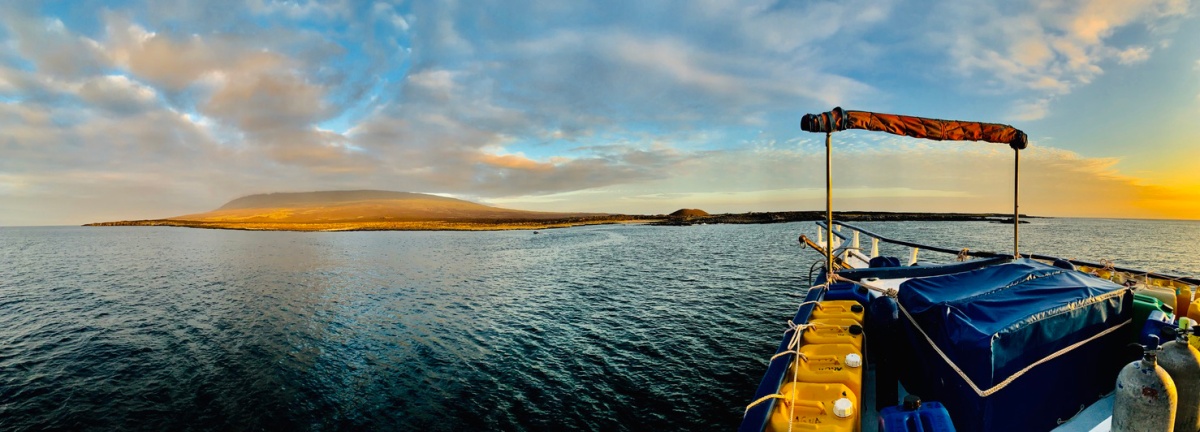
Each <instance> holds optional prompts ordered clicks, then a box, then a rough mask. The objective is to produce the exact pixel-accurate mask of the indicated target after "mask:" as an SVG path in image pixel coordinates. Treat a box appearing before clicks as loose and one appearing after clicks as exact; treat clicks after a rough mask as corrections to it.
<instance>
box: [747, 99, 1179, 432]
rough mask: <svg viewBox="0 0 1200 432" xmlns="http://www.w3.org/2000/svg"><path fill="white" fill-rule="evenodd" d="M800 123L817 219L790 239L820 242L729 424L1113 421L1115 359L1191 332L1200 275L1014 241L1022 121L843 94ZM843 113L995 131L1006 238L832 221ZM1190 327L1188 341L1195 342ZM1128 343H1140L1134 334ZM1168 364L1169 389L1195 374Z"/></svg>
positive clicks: (1097, 425)
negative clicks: (812, 168) (820, 175)
mask: <svg viewBox="0 0 1200 432" xmlns="http://www.w3.org/2000/svg"><path fill="white" fill-rule="evenodd" d="M801 129H803V130H804V131H807V132H814V133H823V134H825V149H826V152H825V154H826V161H825V169H826V209H825V213H826V214H825V220H823V221H818V222H817V223H816V225H817V228H818V231H817V236H816V239H812V238H809V237H807V236H805V235H801V236H800V239H799V240H800V243H801V245H802V246H804V247H807V248H810V249H813V250H815V251H817V252H819V253H820V254H821V255H822V257H821V260H820V261H818V262H817V263H814V266H813V268H812V269H810V275H809V279H810V280H809V286H810V288H809V289H808V292H807V294H806V296H805V297H804V300H803V301H802V302H801V303H800V304H799V306H798V308H797V311H796V314H795V316H793V317H792V319H791V320H790V321H788V325H787V327H786V328H784V329H783V336H782V339H781V341H780V344H779V346H778V348H777V349H776V352H775V353H774V355H773V356H771V357H770V359H769V361H768V367H767V370H766V372H765V374H764V376H763V378H762V381H761V382H760V384H759V386H758V388H757V390H756V393H755V395H754V397H753V399H750V400H749V401H748V405H747V407H746V410H745V414H744V417H743V419H742V423H741V426H740V428H739V430H740V431H743V432H759V431H775V432H781V431H847V432H859V431H876V430H886V431H888V432H893V431H918V430H922V431H947V430H949V431H953V430H957V431H966V432H972V431H981V432H994V431H1063V432H1066V431H1092V432H1099V431H1109V430H1118V429H1119V428H1120V426H1121V425H1125V424H1127V423H1128V418H1129V417H1128V414H1127V412H1129V411H1128V409H1129V407H1130V406H1131V405H1130V404H1129V403H1128V396H1125V395H1124V393H1119V392H1117V391H1116V389H1117V388H1118V386H1117V383H1118V376H1119V375H1120V376H1121V379H1125V375H1123V374H1122V373H1121V371H1122V370H1123V368H1129V367H1133V366H1135V365H1144V364H1150V367H1152V368H1153V367H1154V364H1153V363H1147V362H1151V361H1152V360H1153V357H1154V356H1155V355H1156V354H1155V353H1157V352H1159V351H1158V350H1157V348H1156V347H1155V345H1154V344H1155V343H1156V341H1158V340H1160V338H1161V342H1163V343H1166V342H1168V340H1167V339H1168V338H1171V337H1174V338H1177V339H1178V340H1179V341H1183V342H1182V343H1183V346H1184V348H1187V346H1188V345H1189V342H1188V340H1189V339H1188V336H1186V335H1187V331H1189V326H1190V323H1192V322H1194V321H1192V320H1195V319H1197V315H1200V301H1198V299H1196V295H1195V293H1196V291H1197V286H1198V285H1200V280H1198V279H1195V278H1190V277H1181V276H1176V275H1169V274H1161V273H1155V272H1147V271H1142V270H1136V269H1129V268H1123V267H1118V266H1116V265H1115V264H1114V263H1113V262H1099V263H1096V262H1087V261H1081V260H1075V259H1064V258H1060V257H1054V256H1045V255H1038V254H1028V253H1022V252H1021V251H1020V241H1019V239H1020V228H1021V223H1020V222H1021V214H1020V213H1019V208H1020V207H1019V197H1020V195H1019V193H1018V192H1019V189H1020V181H1019V179H1020V153H1021V151H1022V150H1024V149H1026V148H1027V147H1028V138H1027V136H1026V134H1025V133H1024V132H1023V131H1021V130H1019V129H1016V128H1014V127H1012V126H1009V125H1003V124H996V123H981V122H968V121H956V120H939V119H930V118H921V117H913V116H904V115H895V114H882V113H874V112H867V111H847V110H843V109H841V108H834V109H833V110H831V111H828V112H824V113H819V114H808V115H805V116H804V117H803V119H802V121H801ZM847 129H861V130H868V131H877V132H886V133H892V134H896V135H903V136H908V137H913V138H921V139H930V140H956V141H981V142H985V143H997V144H1007V145H1008V146H1009V147H1010V148H1011V149H1012V150H1013V154H1014V164H1013V165H1014V169H1013V183H1012V188H1013V214H1012V218H1011V219H1010V220H1006V221H1005V222H1006V223H1011V224H1012V225H1013V243H1012V251H1011V253H1009V252H985V251H975V250H972V249H969V248H962V247H944V246H943V245H929V244H923V243H918V242H914V241H911V240H908V239H891V238H887V237H885V236H882V235H879V234H876V233H873V232H871V231H868V230H866V229H863V228H860V227H856V226H854V225H850V224H848V223H845V222H841V221H835V220H834V219H833V212H832V195H831V192H832V181H831V175H830V167H831V154H832V135H833V134H835V133H837V132H840V131H844V130H847ZM881 242H882V243H887V244H892V245H898V246H901V247H905V248H909V252H910V253H909V256H907V257H888V256H881V255H880V254H879V245H880V243H881ZM864 244H869V245H870V247H869V251H868V249H867V248H864V247H863V246H864ZM921 252H925V253H940V254H947V255H946V258H947V259H945V260H943V261H949V263H947V264H926V263H923V262H922V261H920V260H918V254H919V253H921ZM951 256H952V257H954V258H953V259H950V258H949V257H951ZM818 266H819V268H818ZM812 270H817V271H816V273H817V277H816V278H813V277H812V273H813V271H812ZM1189 312H1190V316H1188V315H1189ZM1180 324H1182V328H1183V330H1182V331H1175V330H1174V329H1176V328H1177V326H1179V325H1180ZM1164 328H1167V329H1169V330H1165V331H1164V330H1162V329H1164ZM1190 331H1191V332H1192V334H1193V336H1191V337H1190V345H1191V346H1193V347H1194V348H1200V342H1198V341H1197V339H1196V337H1195V336H1194V334H1195V331H1196V330H1195V329H1191V330H1190ZM1180 333H1182V334H1183V335H1182V336H1180V335H1179V334H1180ZM1134 343H1136V344H1138V345H1146V346H1145V347H1144V348H1143V349H1142V350H1140V351H1139V350H1131V349H1130V344H1134ZM1176 343H1179V342H1176ZM1192 352H1195V351H1194V350H1193V351H1192ZM1140 356H1144V357H1145V360H1139V359H1138V358H1139V357H1140ZM1173 373H1174V372H1173ZM1164 375H1168V374H1164ZM1175 379H1176V380H1182V381H1180V387H1179V389H1184V388H1185V387H1187V388H1189V389H1190V388H1195V387H1200V384H1196V382H1197V381H1200V377H1198V376H1194V375H1192V376H1183V377H1179V376H1177V377H1176V378H1175ZM1167 381H1170V380H1169V379H1167ZM1163 382H1165V381H1163ZM1164 385H1165V384H1164ZM1189 386H1190V387H1189ZM1126 387H1129V386H1128V385H1122V386H1121V388H1126ZM1139 388H1140V387H1139ZM1156 388H1157V387H1156ZM1164 388H1165V387H1164ZM1172 388H1173V390H1171V392H1176V390H1174V388H1175V387H1172ZM1181 391H1182V390H1181ZM1151 392H1152V390H1151V389H1150V388H1149V387H1144V388H1142V394H1141V397H1143V398H1148V397H1149V396H1154V398H1155V401H1157V400H1158V399H1159V396H1161V399H1162V404H1164V405H1165V404H1166V403H1167V402H1166V401H1167V399H1168V398H1167V391H1166V390H1163V391H1162V393H1158V390H1154V391H1153V392H1154V393H1153V395H1151ZM1188 392H1190V393H1188V394H1192V393H1200V389H1197V390H1195V391H1193V390H1188ZM1171 394H1172V395H1176V393H1171ZM1172 397H1178V398H1180V400H1182V398H1183V397H1184V396H1182V395H1176V396H1172ZM1197 397H1200V395H1197ZM1185 402H1186V401H1185ZM1156 403H1157V402H1156ZM1176 403H1177V404H1178V401H1176ZM1189 403H1192V404H1193V405H1200V401H1195V400H1191V402H1189ZM1189 407H1190V408H1189ZM1135 409H1136V407H1135ZM1173 409H1177V410H1178V411H1172V414H1171V419H1157V417H1154V416H1155V415H1157V414H1154V415H1152V416H1151V417H1148V418H1155V419H1157V420H1162V421H1165V422H1167V423H1171V422H1173V421H1175V420H1176V417H1178V418H1179V419H1182V418H1183V414H1182V413H1184V412H1185V410H1191V411H1197V410H1200V407H1197V406H1191V405H1189V404H1188V403H1184V404H1182V405H1178V406H1176V408H1173ZM1177 413H1178V414H1179V415H1178V416H1177V415H1176V414H1177ZM1114 417H1115V418H1114ZM1158 417H1163V416H1158ZM1139 418H1141V417H1139ZM1139 421H1140V420H1139ZM1180 421H1183V420H1180ZM1136 424H1138V425H1140V426H1137V427H1136V428H1135V430H1148V429H1145V428H1148V427H1149V426H1147V425H1148V423H1136ZM1185 429H1191V430H1196V428H1195V427H1188V428H1185ZM1176 430H1180V429H1176Z"/></svg>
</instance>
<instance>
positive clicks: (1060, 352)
mask: <svg viewBox="0 0 1200 432" xmlns="http://www.w3.org/2000/svg"><path fill="white" fill-rule="evenodd" d="M836 279H837V280H839V281H842V282H850V283H853V284H855V285H858V286H861V287H863V288H866V289H869V290H872V291H876V292H879V293H881V294H883V295H885V296H888V297H892V298H896V297H897V294H898V291H896V290H895V289H892V288H883V287H877V286H873V285H870V284H867V283H865V282H862V281H856V280H852V279H847V278H845V277H842V276H836ZM1120 292H1121V291H1116V292H1114V293H1113V294H1109V295H1116V293H1120ZM1107 297H1108V296H1104V297H1101V298H1107ZM1097 299H1100V298H1097ZM896 306H897V307H898V308H899V309H900V312H901V313H903V314H904V317H905V318H906V319H908V322H909V324H912V326H913V328H915V329H917V331H918V332H920V333H921V336H923V337H924V338H925V342H927V343H929V346H930V347H931V348H933V351H934V352H936V353H937V355H938V356H939V357H941V358H942V361H944V362H946V365H947V366H950V369H952V370H954V372H955V373H956V374H958V376H959V378H962V380H963V381H964V382H966V383H967V385H968V386H970V387H971V390H972V391H974V392H975V394H976V395H978V396H979V397H988V396H991V395H992V394H994V393H996V392H998V391H1000V390H1004V388H1005V387H1008V385H1009V384H1011V383H1012V382H1013V381H1016V380H1017V379H1018V378H1020V377H1022V376H1024V375H1025V374H1026V373H1028V372H1029V371H1030V370H1032V369H1033V368H1034V367H1037V366H1039V365H1041V364H1043V363H1046V362H1048V361H1051V360H1054V359H1056V358H1058V357H1061V356H1062V355H1064V354H1066V353H1068V352H1071V351H1072V350H1074V349H1076V348H1079V347H1080V346H1083V345H1084V344H1086V343H1088V342H1091V341H1094V340H1096V339H1099V338H1101V337H1104V336H1106V335H1108V334H1111V333H1113V332H1115V331H1117V330H1119V329H1121V328H1123V327H1125V326H1126V325H1129V324H1130V323H1132V322H1133V319H1129V320H1126V321H1125V322H1123V323H1121V324H1119V325H1116V326H1113V327H1110V328H1108V329H1105V330H1104V331H1102V332H1100V333H1097V334H1095V335H1093V336H1092V337H1089V338H1087V339H1084V340H1082V341H1079V342H1076V343H1074V344H1071V345H1069V346H1067V347H1065V348H1063V349H1060V350H1058V351H1055V352H1054V353H1053V354H1050V355H1049V356H1046V357H1044V358H1042V359H1040V360H1038V361H1036V362H1033V363H1032V364H1030V365H1029V366H1026V367H1025V368H1023V369H1021V370H1019V371H1017V372H1015V373H1013V374H1012V375H1010V376H1009V377H1008V378H1007V379H1005V380H1004V381H1001V382H1000V383H998V384H996V385H994V386H992V387H991V388H988V389H986V390H984V389H981V388H979V386H978V385H976V384H975V381H972V380H971V378H970V377H968V376H967V374H966V372H963V370H962V368H959V367H958V365H957V364H955V363H954V361H953V360H951V359H950V357H949V356H948V355H946V353H945V352H943V351H942V349H941V348H939V347H938V346H937V343H935V342H934V341H933V338H931V337H929V334H927V333H925V329H924V328H922V327H921V325H920V324H917V320H916V319H915V318H913V316H912V315H911V314H909V313H908V309H907V308H905V307H904V305H903V304H901V303H900V302H896Z"/></svg>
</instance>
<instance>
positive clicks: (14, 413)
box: [0, 220, 1200, 431]
mask: <svg viewBox="0 0 1200 432" xmlns="http://www.w3.org/2000/svg"><path fill="white" fill-rule="evenodd" d="M864 225H868V226H870V227H871V229H876V230H878V231H880V232H881V233H884V234H887V235H893V236H896V237H901V238H909V239H920V240H925V241H930V242H934V243H939V244H941V245H945V246H948V247H961V246H972V247H973V248H975V249H987V248H994V249H995V250H1004V248H1006V247H1007V243H1006V242H1007V239H1008V237H1007V234H1006V233H1007V227H1005V226H1003V225H997V224H979V223H974V224H972V223H939V224H937V225H930V224H922V223H876V224H864ZM1081 225H1082V226H1081ZM1198 228H1200V224H1196V223H1190V222H1137V221H1133V222H1131V221H1103V220H1098V221H1067V220H1034V223H1032V224H1030V225H1028V226H1027V227H1023V229H1024V231H1023V239H1025V241H1026V243H1025V245H1023V247H1026V248H1027V249H1026V250H1027V251H1032V252H1037V253H1046V254H1058V255H1066V256H1068V257H1075V258H1083V259H1101V258H1113V259H1117V262H1118V264H1119V265H1129V266H1133V267H1138V266H1140V267H1147V268H1150V269H1154V270H1160V271H1167V272H1178V273H1184V274H1188V273H1189V272H1190V274H1191V275H1194V274H1195V269H1196V268H1197V262H1196V260H1197V258H1196V257H1195V256H1192V255H1194V254H1192V255H1189V254H1191V252H1192V251H1193V247H1192V246H1191V245H1193V244H1196V242H1197V241H1200V229H1198ZM801 231H804V232H811V231H813V229H812V228H810V225H809V224H778V225H753V226H697V227H645V226H613V227H586V228H572V229H563V230H548V231H543V232H542V234H538V235H533V234H532V233H529V232H495V233H454V232H429V233H420V232H382V233H257V232H231V231H213V230H189V229H178V228H146V227H124V228H123V227H113V228H99V229H98V228H88V229H85V228H4V229H0V257H3V258H4V262H5V265H4V266H2V267H0V430H45V429H71V430H80V429H83V430H111V429H142V430H164V429H169V430H212V429H222V430H223V429H236V430H252V429H270V430H343V429H355V430H357V429H370V430H430V431H440V430H462V429H483V430H545V429H554V430H558V429H585V430H643V429H661V430H685V429H703V430H711V429H731V428H734V427H736V425H737V424H738V423H739V422H740V419H741V413H742V407H743V406H744V404H745V403H746V402H747V401H749V400H750V399H751V396H752V394H753V392H754V389H755V387H756V386H757V384H758V380H759V378H760V377H761V373H762V371H763V369H764V368H765V365H766V358H767V357H768V356H769V354H770V353H771V352H772V351H773V350H774V348H775V344H776V343H777V342H778V337H779V334H780V332H781V331H782V330H783V328H784V321H786V319H787V318H788V317H789V316H790V315H791V313H792V312H793V311H794V308H795V305H796V303H797V302H799V301H800V298H801V297H800V295H801V294H802V292H803V289H802V288H803V281H804V280H805V279H806V271H807V266H808V264H809V263H811V262H812V261H813V260H814V259H815V258H816V257H815V256H812V255H811V254H802V253H801V252H800V250H799V248H798V247H797V246H796V244H795V238H796V235H797V234H798V233H799V232H801ZM1064 233H1065V235H1064ZM885 252H891V253H894V254H902V253H903V251H900V250H896V251H889V250H887V249H885ZM929 258H934V257H933V256H930V257H929Z"/></svg>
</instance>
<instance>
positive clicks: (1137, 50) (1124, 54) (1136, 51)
mask: <svg viewBox="0 0 1200 432" xmlns="http://www.w3.org/2000/svg"><path fill="white" fill-rule="evenodd" d="M1151 52H1153V50H1152V49H1150V48H1147V47H1141V46H1139V47H1130V48H1126V49H1124V50H1121V51H1120V52H1118V53H1117V62H1118V63H1121V64H1123V65H1131V64H1135V63H1141V62H1144V61H1146V60H1148V59H1149V58H1150V53H1151Z"/></svg>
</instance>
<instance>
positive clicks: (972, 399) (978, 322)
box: [898, 260, 1132, 431]
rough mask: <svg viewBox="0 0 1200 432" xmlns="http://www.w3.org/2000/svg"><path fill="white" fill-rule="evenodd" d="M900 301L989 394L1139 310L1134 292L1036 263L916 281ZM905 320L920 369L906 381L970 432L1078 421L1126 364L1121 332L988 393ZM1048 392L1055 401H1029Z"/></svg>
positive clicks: (901, 294) (903, 288)
mask: <svg viewBox="0 0 1200 432" xmlns="http://www.w3.org/2000/svg"><path fill="white" fill-rule="evenodd" d="M898 301H899V303H900V305H901V306H903V307H904V308H905V309H907V310H908V312H909V313H910V314H911V315H912V316H913V319H914V320H915V321H916V322H917V323H918V324H919V325H920V326H921V328H922V329H923V330H924V331H925V333H926V334H928V335H929V337H930V338H931V339H933V341H934V343H935V344H937V346H938V348H940V349H941V350H942V351H943V352H945V353H946V355H947V357H949V358H950V359H951V360H953V361H954V362H955V364H957V365H958V366H959V367H960V368H961V369H962V370H963V372H964V373H965V374H966V375H967V376H968V377H970V379H971V380H972V381H973V382H974V383H975V384H976V385H977V386H978V387H979V388H981V389H984V390H986V389H988V388H991V387H992V386H994V385H996V384H999V383H1000V382H1002V381H1004V380H1005V379H1007V378H1009V377H1010V376H1012V375H1013V374H1014V373H1016V372H1018V371H1020V370H1021V369H1023V368H1025V367H1026V366H1029V365H1031V364H1033V363H1034V362H1037V361H1038V360H1041V359H1043V358H1045V357H1047V356H1049V355H1051V354H1053V353H1055V352H1057V351H1059V350H1061V349H1063V348H1066V347H1068V346H1070V345H1072V344H1075V343H1077V342H1080V341H1083V340H1087V339H1088V338H1090V337H1093V336H1096V335H1097V334H1099V333H1101V332H1103V331H1104V330H1107V329H1110V328H1112V327H1114V326H1119V325H1122V324H1125V323H1127V322H1128V321H1129V320H1130V317H1131V314H1132V295H1131V294H1130V293H1129V290H1128V288H1126V287H1123V286H1121V285H1118V284H1115V283H1113V282H1111V281H1108V280H1104V279H1100V278H1097V277H1093V276H1089V275H1086V274H1083V273H1080V272H1076V271H1070V270H1065V269H1061V268H1057V267H1053V266H1050V265H1046V264H1042V263H1039V262H1036V261H1032V260H1015V261H1013V262H1011V263H1008V264H1002V265H996V266H991V267H987V268H983V269H979V270H974V271H970V272H963V273H956V274H951V275H944V276H934V277H928V278H922V279H912V280H909V281H906V282H905V283H903V284H902V285H901V286H900V292H899V298H898ZM902 321H904V322H905V323H906V325H905V327H906V332H907V339H908V340H909V343H910V344H911V345H910V346H911V348H912V352H911V355H912V356H913V357H914V358H913V359H911V360H913V362H912V363H910V365H912V369H914V370H915V371H913V372H910V373H909V374H908V375H907V376H906V377H902V380H903V381H904V384H905V387H907V388H909V389H910V391H912V390H918V391H920V392H921V393H918V394H920V395H921V396H922V397H924V398H927V399H937V400H941V401H943V402H945V403H946V404H947V407H948V408H950V414H951V416H952V417H953V418H954V419H955V424H956V425H958V426H959V428H960V429H961V430H967V431H971V430H1048V429H1050V428H1053V426H1054V424H1055V421H1056V419H1058V418H1063V419H1065V418H1069V417H1070V415H1072V414H1073V413H1074V412H1075V411H1078V409H1079V406H1080V405H1081V404H1090V403H1091V402H1093V401H1095V400H1096V398H1097V397H1098V395H1100V394H1101V393H1103V391H1104V389H1105V388H1108V389H1111V387H1112V383H1113V382H1114V381H1115V379H1116V371H1117V370H1119V368H1120V366H1121V365H1122V364H1123V363H1124V362H1125V361H1126V359H1125V358H1123V357H1122V356H1121V354H1120V353H1121V350H1120V348H1121V346H1122V342H1123V339H1122V336H1123V333H1122V332H1119V331H1118V332H1114V333H1111V334H1109V335H1108V336H1106V337H1103V338H1099V339H1097V340H1095V341H1092V342H1089V343H1087V344H1085V345H1082V346H1080V347H1079V348H1077V349H1075V350H1074V351H1072V352H1071V353H1070V354H1068V355H1064V356H1062V357H1060V358H1059V359H1056V360H1055V361H1051V362H1047V363H1044V364H1042V365H1039V366H1037V367H1035V368H1034V369H1032V370H1031V371H1030V372H1029V373H1027V374H1026V375H1024V376H1023V377H1022V378H1020V379H1018V380H1017V381H1014V382H1013V383H1012V384H1010V385H1009V387H1011V389H1010V388H1009V387H1005V390H1002V391H999V392H997V393H995V394H992V395H991V396H989V397H987V398H981V397H979V396H978V395H977V394H976V393H975V392H974V391H973V390H971V389H970V388H969V387H968V386H967V385H966V384H965V382H963V381H962V380H961V378H959V377H958V376H957V374H955V373H954V372H953V371H951V370H950V369H949V368H948V367H946V365H945V362H944V361H943V360H942V359H941V358H940V357H938V356H937V354H936V353H934V352H933V351H932V349H930V348H929V347H928V345H929V344H928V342H926V341H925V340H924V337H922V336H920V334H919V333H918V332H916V330H915V329H913V328H911V326H910V325H908V324H907V320H902ZM1108 375H1112V376H1108ZM1046 394H1052V395H1053V397H1050V398H1046V399H1047V401H1044V402H1039V403H1032V404H1031V403H1030V402H1033V401H1034V400H1036V399H1038V398H1039V396H1042V397H1044V395H1046ZM1031 409H1032V410H1033V411H1040V412H1031ZM1016 412H1020V413H1021V414H1020V415H1013V414H1014V413H1016ZM1046 426H1049V427H1046Z"/></svg>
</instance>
